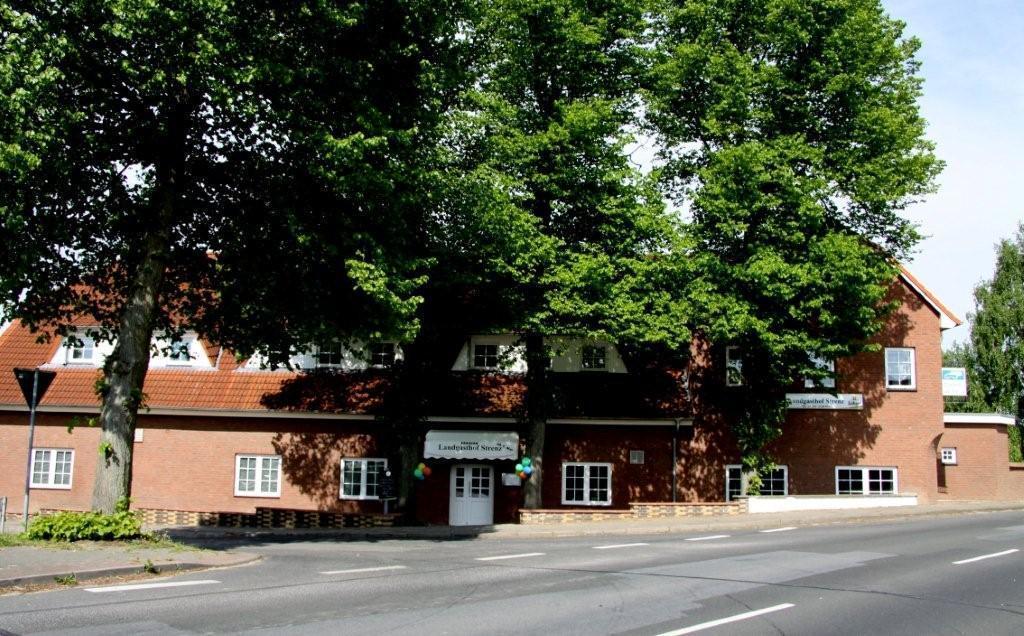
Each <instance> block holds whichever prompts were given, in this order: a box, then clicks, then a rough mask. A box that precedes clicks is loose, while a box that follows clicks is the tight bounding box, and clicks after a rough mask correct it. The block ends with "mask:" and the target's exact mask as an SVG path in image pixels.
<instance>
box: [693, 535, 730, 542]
mask: <svg viewBox="0 0 1024 636" xmlns="http://www.w3.org/2000/svg"><path fill="white" fill-rule="evenodd" d="M729 536H730V535H727V534H710V535H708V536H706V537H690V538H689V539H684V541H711V540H712V539H728V538H729Z"/></svg>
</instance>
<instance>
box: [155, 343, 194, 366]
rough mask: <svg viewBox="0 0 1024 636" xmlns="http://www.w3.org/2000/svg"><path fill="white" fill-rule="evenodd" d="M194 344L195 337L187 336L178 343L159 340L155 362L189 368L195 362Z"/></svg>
mask: <svg viewBox="0 0 1024 636" xmlns="http://www.w3.org/2000/svg"><path fill="white" fill-rule="evenodd" d="M194 342H195V336H185V337H184V338H183V339H182V340H180V341H178V342H168V341H167V340H157V341H156V345H155V346H156V353H155V355H154V356H153V360H154V361H155V362H157V363H158V364H159V363H160V362H163V364H165V365H167V366H189V365H191V364H192V363H193V361H194V360H195V356H194V355H192V344H193V343H194Z"/></svg>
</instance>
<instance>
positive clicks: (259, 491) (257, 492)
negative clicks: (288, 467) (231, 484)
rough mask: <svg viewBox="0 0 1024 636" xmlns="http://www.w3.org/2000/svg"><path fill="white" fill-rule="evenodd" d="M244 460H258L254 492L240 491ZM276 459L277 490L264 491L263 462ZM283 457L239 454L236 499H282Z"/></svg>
mask: <svg viewBox="0 0 1024 636" xmlns="http://www.w3.org/2000/svg"><path fill="white" fill-rule="evenodd" d="M242 459H256V475H255V478H254V482H255V489H254V490H239V488H238V478H239V476H240V472H241V469H242ZM272 459H276V460H277V480H276V483H277V490H274V491H264V490H263V479H262V478H261V476H262V474H263V462H265V461H268V460H272ZM281 473H282V470H281V456H280V455H260V454H258V453H238V454H237V455H235V496H236V497H280V496H281Z"/></svg>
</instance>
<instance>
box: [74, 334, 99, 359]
mask: <svg viewBox="0 0 1024 636" xmlns="http://www.w3.org/2000/svg"><path fill="white" fill-rule="evenodd" d="M75 339H76V340H77V342H74V343H72V342H71V341H68V347H67V363H68V364H93V363H95V362H96V340H95V339H94V338H90V337H89V336H81V337H78V336H76V337H75Z"/></svg>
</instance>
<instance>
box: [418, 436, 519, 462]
mask: <svg viewBox="0 0 1024 636" xmlns="http://www.w3.org/2000/svg"><path fill="white" fill-rule="evenodd" d="M423 457H426V458H431V457H436V458H441V459H516V458H518V457H519V435H518V434H517V433H509V432H505V431H427V439H426V441H425V442H424V443H423Z"/></svg>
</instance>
